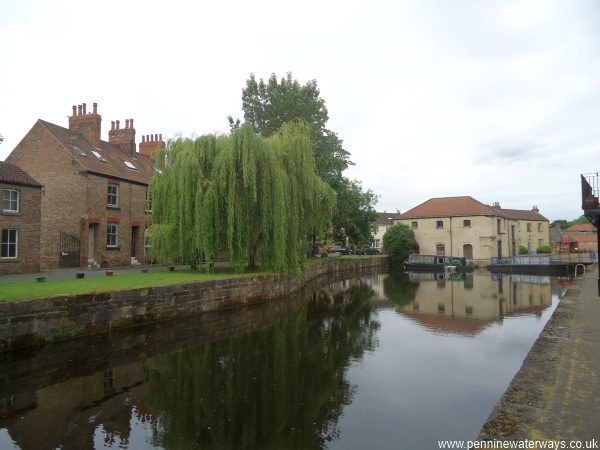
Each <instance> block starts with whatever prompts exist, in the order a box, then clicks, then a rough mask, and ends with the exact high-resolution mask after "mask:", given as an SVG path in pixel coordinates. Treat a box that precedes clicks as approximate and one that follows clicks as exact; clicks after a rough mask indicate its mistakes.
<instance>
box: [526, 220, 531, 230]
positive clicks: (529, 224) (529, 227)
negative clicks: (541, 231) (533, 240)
mask: <svg viewBox="0 0 600 450" xmlns="http://www.w3.org/2000/svg"><path fill="white" fill-rule="evenodd" d="M527 231H529V232H531V223H530V222H527Z"/></svg>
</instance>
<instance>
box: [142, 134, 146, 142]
mask: <svg viewBox="0 0 600 450" xmlns="http://www.w3.org/2000/svg"><path fill="white" fill-rule="evenodd" d="M145 142H146V136H144V135H142V144H143V143H145Z"/></svg>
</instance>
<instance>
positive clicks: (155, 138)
mask: <svg viewBox="0 0 600 450" xmlns="http://www.w3.org/2000/svg"><path fill="white" fill-rule="evenodd" d="M154 140H155V141H158V133H156V134H155V135H154Z"/></svg>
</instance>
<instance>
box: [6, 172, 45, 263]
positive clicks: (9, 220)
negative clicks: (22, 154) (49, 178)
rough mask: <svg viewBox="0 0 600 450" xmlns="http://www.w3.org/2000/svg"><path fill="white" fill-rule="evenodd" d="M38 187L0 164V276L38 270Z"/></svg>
mask: <svg viewBox="0 0 600 450" xmlns="http://www.w3.org/2000/svg"><path fill="white" fill-rule="evenodd" d="M42 189H43V187H42V185H41V184H40V183H39V182H38V181H37V180H35V179H33V178H32V177H31V176H30V175H29V174H28V173H26V172H25V171H24V170H22V169H21V168H19V167H17V166H15V165H14V164H10V163H7V162H1V161H0V193H1V194H2V209H0V233H1V235H0V274H9V273H19V272H37V271H39V270H40V226H41V222H40V220H41V210H42V207H41V201H42Z"/></svg>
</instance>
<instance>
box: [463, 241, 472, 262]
mask: <svg viewBox="0 0 600 450" xmlns="http://www.w3.org/2000/svg"><path fill="white" fill-rule="evenodd" d="M463 256H464V257H465V259H473V246H472V245H471V244H465V245H463Z"/></svg>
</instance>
